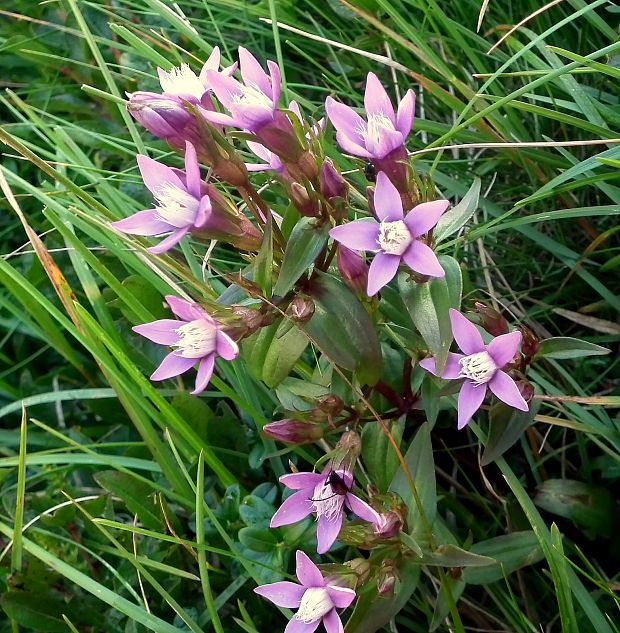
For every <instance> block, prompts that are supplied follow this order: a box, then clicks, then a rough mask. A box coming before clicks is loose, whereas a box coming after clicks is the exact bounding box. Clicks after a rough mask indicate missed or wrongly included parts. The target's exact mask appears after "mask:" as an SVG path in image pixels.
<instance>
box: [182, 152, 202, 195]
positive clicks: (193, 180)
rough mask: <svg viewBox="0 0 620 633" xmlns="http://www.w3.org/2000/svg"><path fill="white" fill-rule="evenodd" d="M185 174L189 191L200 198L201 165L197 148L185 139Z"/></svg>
mask: <svg viewBox="0 0 620 633" xmlns="http://www.w3.org/2000/svg"><path fill="white" fill-rule="evenodd" d="M185 174H186V183H187V192H188V193H189V194H190V195H191V196H194V198H200V167H199V166H198V158H197V156H196V148H195V147H194V146H193V145H192V144H191V143H190V142H189V141H185Z"/></svg>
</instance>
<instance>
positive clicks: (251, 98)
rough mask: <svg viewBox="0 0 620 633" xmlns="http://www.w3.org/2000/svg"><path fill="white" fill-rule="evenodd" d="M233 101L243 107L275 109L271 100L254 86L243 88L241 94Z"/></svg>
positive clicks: (234, 97)
mask: <svg viewBox="0 0 620 633" xmlns="http://www.w3.org/2000/svg"><path fill="white" fill-rule="evenodd" d="M232 101H233V103H234V104H236V105H241V106H253V107H258V108H268V109H269V110H272V109H273V103H272V101H271V99H270V98H269V97H268V96H267V95H266V94H265V93H264V92H263V91H262V90H260V89H259V88H257V87H256V86H252V85H247V86H242V91H241V93H238V94H236V95H234V96H233V99H232Z"/></svg>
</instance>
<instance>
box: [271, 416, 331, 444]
mask: <svg viewBox="0 0 620 633" xmlns="http://www.w3.org/2000/svg"><path fill="white" fill-rule="evenodd" d="M263 433H264V434H265V435H268V436H269V437H271V438H273V439H274V440H278V441H279V442H284V443H286V444H309V443H311V442H316V441H317V440H320V439H321V438H322V437H323V427H322V426H321V425H320V424H315V423H314V422H305V421H304V420H293V419H288V420H279V421H277V422H269V424H265V426H264V427H263Z"/></svg>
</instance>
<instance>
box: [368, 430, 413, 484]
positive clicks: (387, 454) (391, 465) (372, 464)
mask: <svg viewBox="0 0 620 633" xmlns="http://www.w3.org/2000/svg"><path fill="white" fill-rule="evenodd" d="M404 428H405V419H404V418H400V419H399V420H395V421H391V420H390V421H386V422H385V429H384V428H383V426H382V425H381V424H379V423H378V422H375V421H373V422H367V423H366V424H365V425H364V428H363V429H362V459H363V461H364V466H366V469H367V470H368V474H369V475H370V479H371V481H372V482H373V483H374V485H375V486H376V487H377V488H378V490H379V492H387V489H388V487H389V485H390V482H391V481H392V479H393V478H394V475H395V474H396V471H397V470H398V465H399V464H398V456H397V455H396V453H395V451H394V446H393V445H392V442H391V441H390V438H389V437H388V435H387V433H386V430H387V431H388V432H389V433H390V434H391V435H392V438H393V439H394V441H395V442H396V444H397V445H398V446H400V444H401V440H402V437H403V430H404Z"/></svg>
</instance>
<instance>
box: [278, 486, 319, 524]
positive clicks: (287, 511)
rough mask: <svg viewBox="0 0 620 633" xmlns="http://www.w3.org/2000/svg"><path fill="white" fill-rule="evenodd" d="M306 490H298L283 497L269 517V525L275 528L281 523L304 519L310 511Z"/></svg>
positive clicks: (308, 496) (308, 495) (310, 504)
mask: <svg viewBox="0 0 620 633" xmlns="http://www.w3.org/2000/svg"><path fill="white" fill-rule="evenodd" d="M311 494H312V493H311V492H310V491H308V490H300V491H299V492H296V493H295V494H292V495H291V496H290V497H288V498H287V499H285V500H284V501H283V503H282V505H281V506H280V507H279V508H278V509H277V510H276V512H275V514H274V515H273V516H272V517H271V522H270V523H269V527H272V528H277V527H280V526H282V525H290V524H291V523H297V522H298V521H301V520H302V519H305V518H306V517H307V516H308V515H309V514H311V513H312V509H313V508H312V501H310V495H311Z"/></svg>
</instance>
